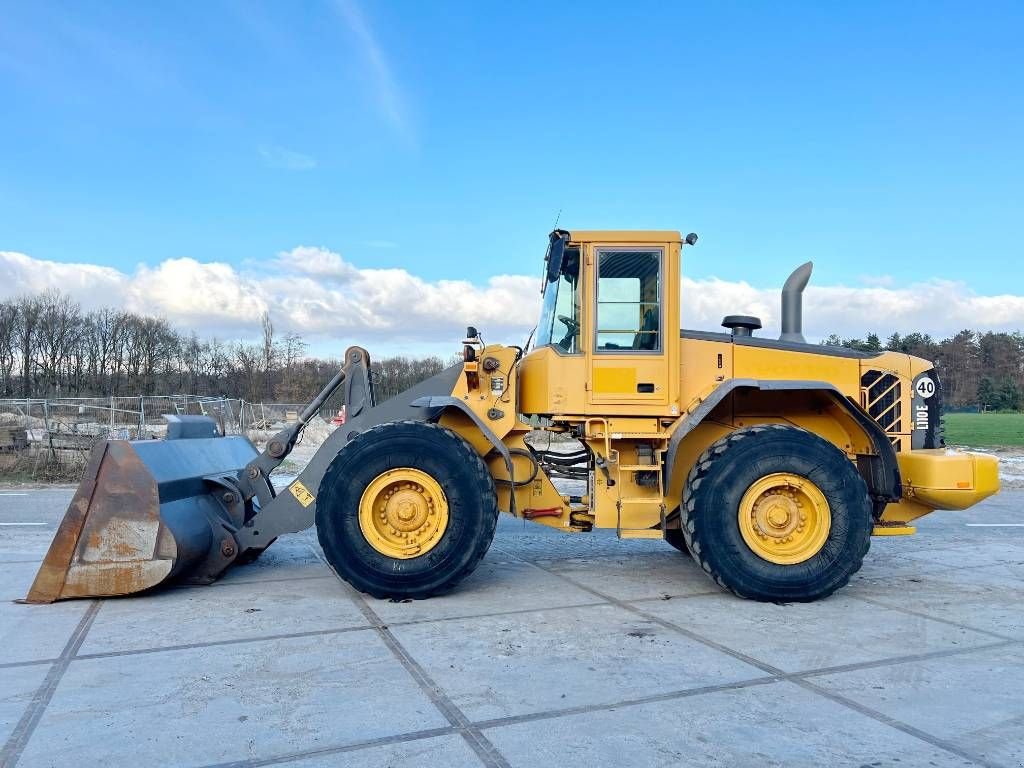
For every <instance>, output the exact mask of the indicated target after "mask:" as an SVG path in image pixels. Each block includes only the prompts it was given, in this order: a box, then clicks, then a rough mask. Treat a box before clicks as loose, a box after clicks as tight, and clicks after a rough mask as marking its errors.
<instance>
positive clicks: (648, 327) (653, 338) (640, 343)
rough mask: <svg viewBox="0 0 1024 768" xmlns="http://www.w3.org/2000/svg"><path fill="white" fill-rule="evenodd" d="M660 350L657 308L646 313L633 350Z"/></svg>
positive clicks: (635, 338) (634, 341)
mask: <svg viewBox="0 0 1024 768" xmlns="http://www.w3.org/2000/svg"><path fill="white" fill-rule="evenodd" d="M657 348H658V310H657V308H655V307H652V308H651V309H648V310H647V311H646V312H644V321H643V323H641V324H640V332H639V333H638V334H636V336H634V337H633V349H645V350H654V349H657Z"/></svg>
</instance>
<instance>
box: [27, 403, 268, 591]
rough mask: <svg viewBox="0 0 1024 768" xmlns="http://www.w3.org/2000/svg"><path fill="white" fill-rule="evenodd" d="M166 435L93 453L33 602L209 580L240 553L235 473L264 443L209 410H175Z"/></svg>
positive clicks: (240, 511)
mask: <svg viewBox="0 0 1024 768" xmlns="http://www.w3.org/2000/svg"><path fill="white" fill-rule="evenodd" d="M168 420H169V422H170V423H169V425H168V437H167V439H165V440H132V441H128V440H112V441H109V442H104V443H100V444H99V445H97V446H96V447H95V448H94V449H93V452H92V454H91V455H90V458H89V463H88V466H87V468H86V471H85V475H84V477H83V478H82V482H81V484H80V485H79V486H78V490H77V492H76V493H75V496H74V498H73V499H72V501H71V505H70V506H69V507H68V511H67V513H66V514H65V515H64V519H63V520H62V521H61V523H60V527H59V528H58V530H57V535H56V536H55V537H54V540H53V543H52V544H51V545H50V549H49V552H48V553H47V555H46V558H45V559H44V560H43V564H42V566H40V568H39V573H38V574H37V575H36V578H35V581H34V583H33V584H32V588H31V589H30V590H29V593H28V596H27V597H26V598H25V602H28V603H52V602H54V601H55V600H64V599H67V598H75V597H110V596H115V595H129V594H133V593H135V592H141V591H143V590H146V589H150V588H152V587H155V586H157V585H158V584H162V583H164V582H167V581H170V580H175V581H186V582H193V583H210V582H211V581H213V580H214V579H216V578H217V577H218V576H220V574H221V573H223V572H224V571H225V570H226V569H227V568H228V567H229V566H230V565H231V564H232V563H233V562H234V561H235V560H236V559H237V558H238V557H239V554H240V553H239V547H238V544H237V540H236V539H235V537H234V535H233V533H234V531H236V530H238V528H239V527H240V526H242V525H243V524H244V522H245V516H246V514H245V507H244V505H243V503H242V502H241V498H242V495H241V494H240V493H239V492H238V486H237V481H238V479H239V476H240V474H241V472H242V470H243V468H244V467H245V465H246V464H247V463H248V462H249V461H251V460H252V459H253V458H255V457H256V456H257V451H256V449H255V448H254V447H253V445H252V443H250V442H249V441H248V440H247V439H246V438H244V437H217V436H215V435H216V431H215V426H214V422H213V421H212V420H209V419H206V418H205V417H169V418H168Z"/></svg>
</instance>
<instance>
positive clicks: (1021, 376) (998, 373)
mask: <svg viewBox="0 0 1024 768" xmlns="http://www.w3.org/2000/svg"><path fill="white" fill-rule="evenodd" d="M823 343H824V344H827V345H831V346H842V347H848V348H850V349H859V350H862V351H865V352H881V351H883V350H891V351H894V352H905V353H907V354H910V355H915V356H917V357H923V358H924V359H926V360H931V361H932V362H934V363H935V368H936V370H937V371H938V372H939V378H940V380H941V381H942V388H943V401H944V403H945V404H946V406H947V407H951V408H959V409H963V408H981V409H982V410H997V411H999V410H1007V411H1016V410H1019V409H1020V408H1021V406H1022V405H1024V335H1022V334H1021V333H1020V331H1015V332H1013V333H993V332H991V331H986V332H979V331H971V330H964V331H960V332H959V333H957V334H954V335H953V336H950V337H949V338H946V339H942V340H941V341H940V340H936V339H933V338H932V337H931V336H929V335H928V334H926V333H910V334H907V335H906V336H901V335H900V334H898V333H893V334H892V335H891V336H889V337H888V340H887V341H886V342H885V343H884V344H883V343H882V341H881V339H880V338H879V337H878V336H877V335H876V334H873V333H871V334H868V335H867V337H866V338H864V339H841V338H840V337H839V336H836V335H835V334H833V335H831V336H829V337H828V339H826V340H825V341H824V342H823Z"/></svg>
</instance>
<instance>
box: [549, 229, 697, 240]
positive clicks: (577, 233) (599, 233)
mask: <svg viewBox="0 0 1024 768" xmlns="http://www.w3.org/2000/svg"><path fill="white" fill-rule="evenodd" d="M569 235H570V237H569V240H570V241H571V242H573V243H668V242H673V241H674V242H680V241H682V239H683V237H682V235H681V234H680V233H679V231H678V230H674V229H656V230H628V229H625V230H623V229H574V230H572V231H570V233H569Z"/></svg>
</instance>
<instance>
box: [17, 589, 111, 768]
mask: <svg viewBox="0 0 1024 768" xmlns="http://www.w3.org/2000/svg"><path fill="white" fill-rule="evenodd" d="M101 605H102V603H101V602H100V601H99V600H93V601H92V602H91V603H90V604H89V607H88V608H87V609H86V610H85V613H84V614H83V615H82V618H81V619H80V620H79V622H78V625H77V626H76V627H75V629H74V631H73V632H72V633H71V637H69V638H68V641H67V643H66V644H65V645H64V650H62V651H61V654H60V656H59V657H58V658H57V660H56V661H55V662H54V663H53V664H52V665H51V666H50V670H49V672H47V673H46V677H45V678H44V679H43V682H42V684H40V686H39V688H38V689H36V692H35V694H34V695H33V696H32V701H31V702H29V705H28V707H27V708H26V709H25V713H24V714H23V715H22V716H21V719H20V720H19V721H18V724H17V725H15V726H14V730H13V731H12V732H11V735H10V736H9V737H8V739H7V742H6V743H5V744H4V746H3V749H0V765H2V766H5V767H7V768H13V766H14V765H16V764H17V762H18V760H19V759H20V758H21V755H22V753H23V752H24V751H25V747H26V746H28V742H29V739H31V738H32V734H33V733H34V732H35V729H36V726H37V725H39V721H40V720H42V717H43V713H44V712H45V711H46V708H47V707H48V706H49V704H50V700H51V699H52V698H53V694H54V693H56V692H57V686H58V685H59V684H60V681H61V678H62V677H64V673H65V672H67V670H68V667H69V666H70V665H71V660H72V659H74V657H75V654H76V653H78V649H79V648H81V647H82V643H83V642H85V636H86V635H87V634H88V633H89V628H90V627H92V623H93V621H95V620H96V614H98V613H99V611H100V606H101Z"/></svg>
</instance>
